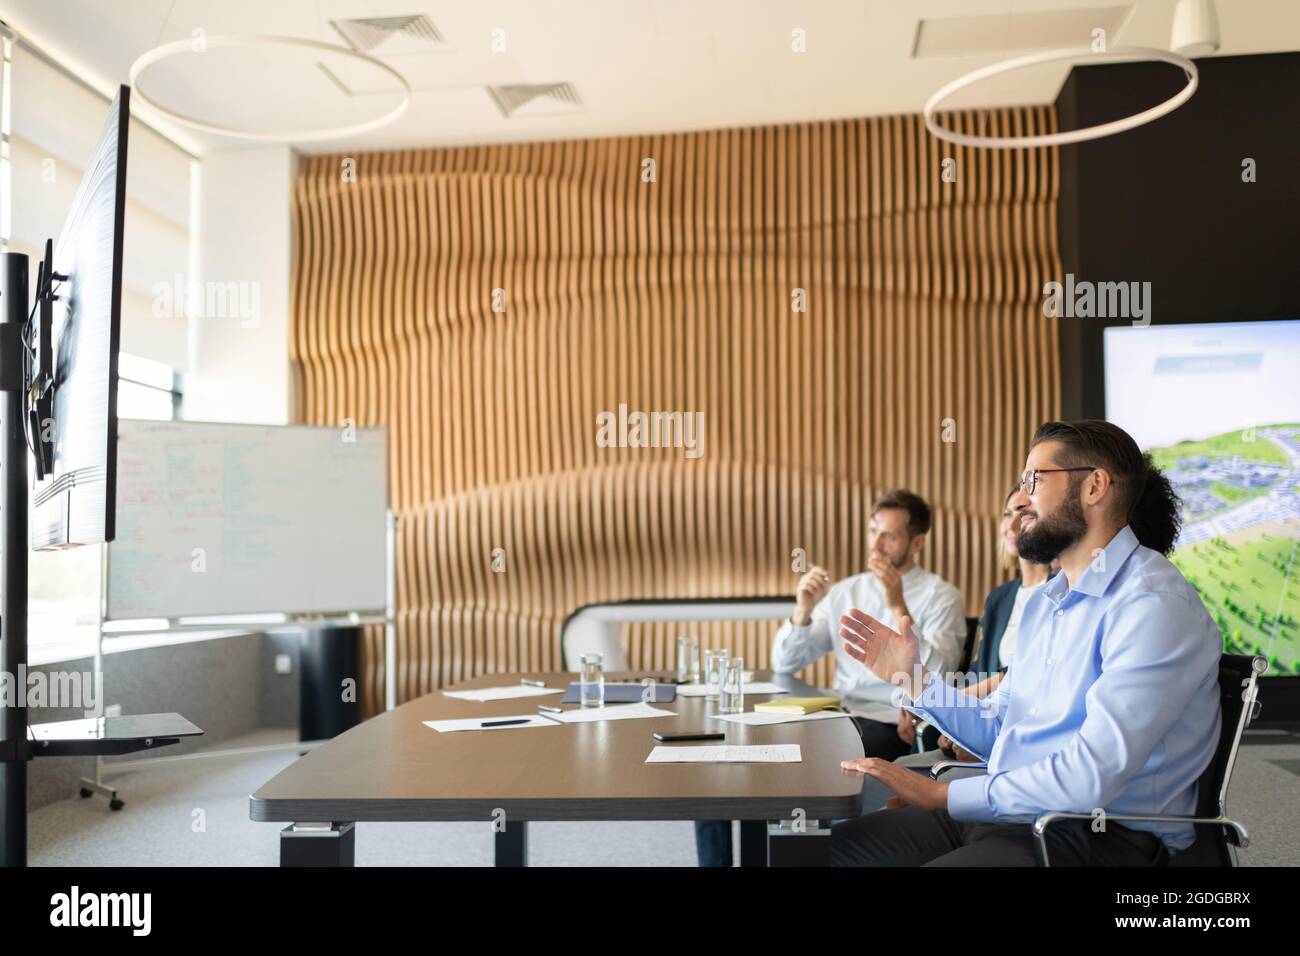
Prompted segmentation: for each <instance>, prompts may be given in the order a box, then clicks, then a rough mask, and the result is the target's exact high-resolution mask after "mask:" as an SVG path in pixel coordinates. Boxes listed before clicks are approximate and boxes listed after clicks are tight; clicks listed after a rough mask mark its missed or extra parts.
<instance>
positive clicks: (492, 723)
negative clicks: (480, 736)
mask: <svg viewBox="0 0 1300 956" xmlns="http://www.w3.org/2000/svg"><path fill="white" fill-rule="evenodd" d="M532 722H533V719H532V718H531V717H519V718H516V719H514V720H485V721H483V723H481V724H479V726H480V727H509V726H510V725H511V724H531V723H532Z"/></svg>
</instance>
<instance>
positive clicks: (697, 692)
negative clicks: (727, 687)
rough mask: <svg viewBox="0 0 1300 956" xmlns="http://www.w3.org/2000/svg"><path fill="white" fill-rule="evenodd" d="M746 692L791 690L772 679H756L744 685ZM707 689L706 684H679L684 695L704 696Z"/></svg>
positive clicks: (784, 692) (766, 692) (768, 692)
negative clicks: (774, 682)
mask: <svg viewBox="0 0 1300 956" xmlns="http://www.w3.org/2000/svg"><path fill="white" fill-rule="evenodd" d="M742 687H743V689H744V692H745V693H746V694H788V693H790V691H789V690H787V689H786V688H784V687H782V686H781V685H780V684H773V683H772V682H771V681H765V680H761V681H755V682H753V683H749V684H744V685H742ZM706 691H707V687H706V686H705V685H704V684H679V685H678V687H677V693H678V694H680V695H681V696H682V697H703V696H704V695H705V693H706Z"/></svg>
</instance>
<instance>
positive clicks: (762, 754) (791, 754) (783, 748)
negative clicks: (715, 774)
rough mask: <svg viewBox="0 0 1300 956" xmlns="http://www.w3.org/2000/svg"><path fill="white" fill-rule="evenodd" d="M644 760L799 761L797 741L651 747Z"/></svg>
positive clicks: (665, 761)
mask: <svg viewBox="0 0 1300 956" xmlns="http://www.w3.org/2000/svg"><path fill="white" fill-rule="evenodd" d="M645 762H646V763H802V762H803V751H802V750H801V749H800V748H799V745H798V744H765V745H764V744H760V745H752V744H750V745H723V746H718V747H699V746H696V747H655V748H654V750H651V751H650V756H648V757H646V758H645Z"/></svg>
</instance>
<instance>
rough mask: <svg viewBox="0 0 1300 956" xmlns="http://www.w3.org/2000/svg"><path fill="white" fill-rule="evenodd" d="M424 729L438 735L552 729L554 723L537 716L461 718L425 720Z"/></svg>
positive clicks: (515, 715) (516, 715)
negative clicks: (519, 722)
mask: <svg viewBox="0 0 1300 956" xmlns="http://www.w3.org/2000/svg"><path fill="white" fill-rule="evenodd" d="M525 719H526V720H527V721H528V723H526V724H505V725H503V726H497V727H484V726H483V725H484V724H485V723H487V724H490V723H493V722H494V721H498V720H525ZM421 723H423V724H424V726H426V727H432V728H433V729H434V730H436V731H438V732H439V733H442V734H446V733H451V732H452V731H454V730H523V729H525V728H527V727H554V726H555V721H553V720H547V719H546V718H545V717H542V716H540V715H539V714H514V715H512V716H508V717H461V718H457V719H456V720H425V721H421Z"/></svg>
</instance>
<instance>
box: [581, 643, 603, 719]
mask: <svg viewBox="0 0 1300 956" xmlns="http://www.w3.org/2000/svg"><path fill="white" fill-rule="evenodd" d="M578 677H579V680H580V681H581V686H580V687H579V688H578V699H579V700H580V701H581V702H582V706H583V707H604V706H605V658H604V657H603V656H602V655H600V654H583V655H582V663H581V670H580V671H579V673H578Z"/></svg>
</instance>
